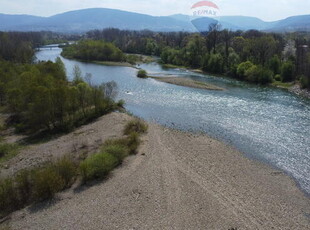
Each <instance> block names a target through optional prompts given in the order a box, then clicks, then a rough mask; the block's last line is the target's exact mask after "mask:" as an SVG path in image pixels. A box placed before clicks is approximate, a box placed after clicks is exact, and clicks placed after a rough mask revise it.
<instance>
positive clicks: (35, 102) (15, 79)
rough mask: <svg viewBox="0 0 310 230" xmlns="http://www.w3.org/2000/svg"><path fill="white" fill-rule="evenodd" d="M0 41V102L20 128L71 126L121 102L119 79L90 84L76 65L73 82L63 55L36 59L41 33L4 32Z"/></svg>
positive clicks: (39, 128)
mask: <svg viewBox="0 0 310 230" xmlns="http://www.w3.org/2000/svg"><path fill="white" fill-rule="evenodd" d="M0 44H1V46H0V106H1V107H2V108H5V110H6V111H7V112H8V113H10V114H11V117H10V119H9V122H10V123H12V124H14V125H15V127H16V130H17V131H29V132H37V131H41V130H68V129H71V128H73V127H75V126H78V125H80V124H83V123H85V122H86V121H88V120H90V119H93V118H96V117H98V116H101V115H103V114H105V113H107V112H109V111H112V110H114V109H116V107H117V106H118V105H117V104H115V103H114V100H113V99H114V98H115V95H116V93H117V86H116V83H114V82H110V83H105V84H102V85H99V86H94V85H91V84H90V83H89V82H90V81H87V79H90V78H91V76H90V75H89V74H87V76H86V77H84V76H83V74H82V73H81V70H80V69H79V67H78V66H75V67H74V80H73V81H72V82H69V81H68V79H67V77H66V69H65V67H64V64H63V63H62V61H61V60H60V58H57V60H55V63H53V62H50V61H49V62H39V63H34V62H33V57H34V48H35V47H36V46H37V45H41V44H44V38H43V36H42V34H41V33H1V34H0Z"/></svg>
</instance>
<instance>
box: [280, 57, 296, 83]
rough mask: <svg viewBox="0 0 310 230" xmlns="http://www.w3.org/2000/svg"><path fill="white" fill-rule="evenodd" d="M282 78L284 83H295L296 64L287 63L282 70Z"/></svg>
mask: <svg viewBox="0 0 310 230" xmlns="http://www.w3.org/2000/svg"><path fill="white" fill-rule="evenodd" d="M281 76H282V81H283V82H289V81H293V78H294V64H293V63H292V62H291V61H288V62H285V63H284V64H283V65H282V68H281Z"/></svg>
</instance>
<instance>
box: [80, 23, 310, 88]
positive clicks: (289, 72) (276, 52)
mask: <svg viewBox="0 0 310 230" xmlns="http://www.w3.org/2000/svg"><path fill="white" fill-rule="evenodd" d="M210 31H211V32H209V33H200V34H198V33H197V34H193V33H186V32H170V33H164V32H151V31H121V30H118V29H105V30H102V31H99V30H95V31H90V32H88V33H87V35H86V37H87V38H89V39H94V40H105V41H107V42H113V43H114V44H115V45H116V46H117V47H119V48H120V49H121V50H122V51H123V52H126V53H138V54H145V55H157V56H160V58H161V60H160V61H161V62H162V63H163V64H164V65H165V66H182V67H188V68H193V69H201V70H203V71H205V72H209V73H215V74H224V75H227V76H230V77H233V78H236V79H238V80H244V81H249V82H253V83H258V84H270V83H273V82H281V83H286V82H292V81H295V82H299V81H300V83H301V85H302V87H305V88H306V87H308V88H310V83H309V82H310V80H309V78H310V67H309V66H310V51H309V50H310V49H309V47H310V36H309V34H307V33H291V34H277V33H265V32H259V31H254V30H251V31H235V32H232V31H228V30H220V28H218V27H216V26H215V27H214V28H212V30H210ZM275 85H276V84H275Z"/></svg>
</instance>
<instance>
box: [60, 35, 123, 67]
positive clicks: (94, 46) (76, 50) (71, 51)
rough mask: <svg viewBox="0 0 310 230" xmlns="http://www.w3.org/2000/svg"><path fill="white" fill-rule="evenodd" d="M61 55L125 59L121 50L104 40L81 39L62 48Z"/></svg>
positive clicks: (104, 59) (100, 59) (89, 59)
mask: <svg viewBox="0 0 310 230" xmlns="http://www.w3.org/2000/svg"><path fill="white" fill-rule="evenodd" d="M62 55H63V56H64V57H66V58H75V59H80V60H84V61H114V62H122V61H124V60H125V55H124V54H123V52H122V51H121V50H120V49H119V48H117V47H116V46H115V45H114V44H112V43H109V42H104V41H93V40H81V41H79V42H78V43H77V44H73V45H71V46H68V47H64V48H63V52H62Z"/></svg>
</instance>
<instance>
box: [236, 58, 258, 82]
mask: <svg viewBox="0 0 310 230" xmlns="http://www.w3.org/2000/svg"><path fill="white" fill-rule="evenodd" d="M253 66H254V64H253V63H252V62H250V61H246V62H242V63H240V64H239V65H238V68H237V75H238V77H239V78H240V79H245V78H246V72H247V71H248V70H249V69H250V68H252V67H253Z"/></svg>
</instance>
